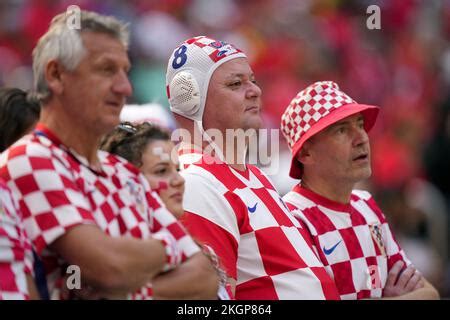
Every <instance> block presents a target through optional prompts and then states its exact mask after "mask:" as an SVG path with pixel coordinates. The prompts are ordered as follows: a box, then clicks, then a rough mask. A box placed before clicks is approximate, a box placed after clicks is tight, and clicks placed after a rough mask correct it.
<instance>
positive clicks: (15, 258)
mask: <svg viewBox="0 0 450 320" xmlns="http://www.w3.org/2000/svg"><path fill="white" fill-rule="evenodd" d="M21 219H22V216H21V213H20V211H19V207H18V204H17V202H16V201H15V199H14V198H13V197H12V194H11V192H10V191H9V190H8V188H7V187H6V184H5V183H4V182H3V181H1V180H0V300H28V299H29V294H28V288H27V282H26V275H27V274H28V275H30V274H32V270H33V253H32V251H31V242H30V240H29V239H28V237H27V235H26V232H25V230H24V228H23V225H22V220H21Z"/></svg>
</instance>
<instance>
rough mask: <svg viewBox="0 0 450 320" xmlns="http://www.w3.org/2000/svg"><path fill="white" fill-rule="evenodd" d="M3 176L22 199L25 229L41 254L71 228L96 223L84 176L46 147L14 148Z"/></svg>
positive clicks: (28, 146)
mask: <svg viewBox="0 0 450 320" xmlns="http://www.w3.org/2000/svg"><path fill="white" fill-rule="evenodd" d="M0 175H1V176H2V177H3V178H5V180H6V181H7V184H8V186H9V187H10V189H11V190H12V191H13V193H14V194H15V195H16V197H17V199H19V204H20V209H21V211H22V214H23V218H24V219H23V220H24V226H25V230H26V231H27V233H28V236H29V237H30V239H31V241H32V243H33V244H34V246H35V249H36V252H37V253H38V254H41V253H42V251H43V250H44V249H45V248H46V247H47V246H49V245H50V244H52V243H53V242H54V241H55V240H56V239H58V238H59V237H60V236H62V235H63V234H65V233H66V232H67V231H68V230H69V229H70V228H72V227H74V226H76V225H79V224H96V223H95V220H94V217H93V216H92V207H91V204H90V203H89V200H88V199H87V197H86V192H88V190H86V188H85V186H84V185H83V183H82V179H81V177H78V178H77V177H76V176H75V175H74V174H73V171H71V170H70V167H69V164H68V163H67V162H66V161H64V159H62V158H57V157H55V156H54V155H53V154H52V153H51V151H50V149H48V148H46V147H45V146H43V145H40V144H38V143H30V144H28V145H25V146H24V145H21V146H18V147H17V148H16V149H14V148H13V149H11V150H10V151H9V158H8V160H7V162H6V164H5V165H4V167H2V168H1V171H0Z"/></svg>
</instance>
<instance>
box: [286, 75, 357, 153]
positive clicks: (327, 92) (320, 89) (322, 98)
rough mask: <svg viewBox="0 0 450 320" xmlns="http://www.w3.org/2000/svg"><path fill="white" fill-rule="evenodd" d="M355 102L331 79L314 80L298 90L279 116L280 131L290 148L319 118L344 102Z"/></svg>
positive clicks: (344, 103)
mask: <svg viewBox="0 0 450 320" xmlns="http://www.w3.org/2000/svg"><path fill="white" fill-rule="evenodd" d="M350 103H356V102H355V101H354V100H353V99H352V98H350V97H349V96H348V95H346V94H345V93H343V92H342V91H340V90H339V86H338V85H337V84H336V83H334V82H332V81H320V82H316V83H314V84H312V85H310V86H309V87H307V88H306V89H304V90H302V91H300V92H299V93H298V94H297V96H296V97H295V98H294V99H293V100H292V101H291V103H290V104H289V106H288V107H287V109H286V111H285V112H284V113H283V116H282V117H281V131H282V133H283V135H284V137H285V138H286V141H287V143H288V145H289V147H290V148H291V149H292V148H294V145H295V143H296V142H297V141H299V140H300V138H301V137H302V136H303V135H304V134H305V133H306V132H307V131H308V130H309V129H310V128H311V127H312V126H314V124H316V123H317V122H318V121H319V120H320V119H322V118H323V117H325V116H326V115H328V114H329V113H330V112H332V111H333V110H335V109H337V108H340V107H342V106H344V105H346V104H350Z"/></svg>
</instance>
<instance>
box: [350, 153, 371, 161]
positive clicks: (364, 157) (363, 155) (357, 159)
mask: <svg viewBox="0 0 450 320" xmlns="http://www.w3.org/2000/svg"><path fill="white" fill-rule="evenodd" d="M368 157H369V155H368V154H367V153H362V154H360V155H358V156H356V157H354V158H353V161H359V160H367V159H368Z"/></svg>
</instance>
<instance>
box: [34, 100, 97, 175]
mask: <svg viewBox="0 0 450 320" xmlns="http://www.w3.org/2000/svg"><path fill="white" fill-rule="evenodd" d="M58 111H59V110H58V109H57V108H54V109H53V110H51V112H50V110H48V109H46V107H44V108H42V109H41V116H40V120H39V122H40V123H42V124H43V125H45V126H46V127H47V128H48V129H49V130H50V131H51V132H52V133H53V134H54V135H55V136H56V137H57V138H58V139H59V140H60V141H61V143H62V144H63V145H64V146H66V147H67V148H70V149H72V150H74V151H75V152H76V153H77V154H79V155H81V156H83V157H85V158H86V159H87V161H88V163H89V164H90V165H91V166H94V167H97V166H99V159H98V156H97V150H98V145H99V141H100V137H96V136H94V135H95V133H94V132H92V130H89V129H88V128H83V127H82V126H80V124H79V123H77V122H76V121H74V120H73V119H69V117H68V116H67V114H65V113H64V112H58Z"/></svg>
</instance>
